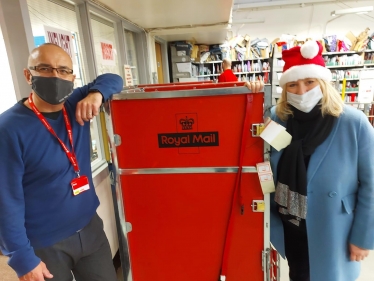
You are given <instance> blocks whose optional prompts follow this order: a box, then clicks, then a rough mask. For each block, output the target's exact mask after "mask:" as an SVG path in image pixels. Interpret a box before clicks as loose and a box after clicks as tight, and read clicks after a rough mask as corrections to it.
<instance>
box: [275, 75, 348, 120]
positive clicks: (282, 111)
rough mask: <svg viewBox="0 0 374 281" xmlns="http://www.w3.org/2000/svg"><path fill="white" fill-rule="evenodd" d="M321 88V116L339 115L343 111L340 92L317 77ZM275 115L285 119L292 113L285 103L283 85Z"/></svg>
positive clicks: (285, 91) (285, 96) (285, 95)
mask: <svg viewBox="0 0 374 281" xmlns="http://www.w3.org/2000/svg"><path fill="white" fill-rule="evenodd" d="M317 81H318V83H319V85H320V87H321V90H322V95H323V97H322V102H321V104H322V107H321V111H322V116H325V115H332V116H335V117H339V116H340V114H341V113H342V112H343V105H344V103H343V101H342V98H341V96H340V94H339V93H338V92H337V91H336V89H335V88H334V87H333V86H332V85H331V84H330V83H329V82H326V81H325V80H322V79H317ZM275 112H276V114H277V116H278V117H279V118H280V119H281V120H282V121H286V120H287V119H288V116H289V115H293V112H292V110H291V108H290V106H289V104H288V103H287V90H286V86H284V88H283V91H282V96H281V98H280V99H279V100H278V103H277V107H276V110H275Z"/></svg>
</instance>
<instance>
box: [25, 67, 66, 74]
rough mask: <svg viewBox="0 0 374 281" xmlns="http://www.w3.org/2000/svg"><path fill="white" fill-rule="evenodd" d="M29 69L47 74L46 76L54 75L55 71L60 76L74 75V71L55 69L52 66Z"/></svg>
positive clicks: (62, 68)
mask: <svg viewBox="0 0 374 281" xmlns="http://www.w3.org/2000/svg"><path fill="white" fill-rule="evenodd" d="M29 69H31V70H35V71H37V72H39V73H45V74H50V73H53V70H54V69H55V70H56V71H57V73H58V74H60V75H63V76H66V75H70V74H73V70H72V69H69V68H64V67H60V68H55V67H52V66H29Z"/></svg>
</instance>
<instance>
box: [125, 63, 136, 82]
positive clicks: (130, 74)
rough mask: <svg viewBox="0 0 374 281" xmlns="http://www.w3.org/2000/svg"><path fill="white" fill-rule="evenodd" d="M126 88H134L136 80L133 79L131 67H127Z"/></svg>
mask: <svg viewBox="0 0 374 281" xmlns="http://www.w3.org/2000/svg"><path fill="white" fill-rule="evenodd" d="M124 70H125V86H134V80H133V79H132V72H131V66H129V65H125V66H124Z"/></svg>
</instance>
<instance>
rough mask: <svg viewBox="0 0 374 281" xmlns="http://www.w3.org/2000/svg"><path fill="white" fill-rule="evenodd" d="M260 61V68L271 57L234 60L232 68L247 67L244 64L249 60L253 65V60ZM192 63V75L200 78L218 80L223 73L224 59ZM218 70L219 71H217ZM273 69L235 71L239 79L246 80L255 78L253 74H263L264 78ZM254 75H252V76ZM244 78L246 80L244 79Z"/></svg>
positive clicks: (267, 80)
mask: <svg viewBox="0 0 374 281" xmlns="http://www.w3.org/2000/svg"><path fill="white" fill-rule="evenodd" d="M256 61H258V63H260V64H261V66H259V67H260V69H262V67H263V63H264V62H268V61H269V58H252V59H247V60H243V61H238V60H233V61H232V69H235V68H236V69H237V68H238V66H239V65H240V69H241V70H243V69H245V67H244V66H247V64H248V62H250V65H251V66H252V65H253V62H256ZM191 63H192V77H196V78H199V80H200V79H201V80H207V78H209V80H216V79H218V76H219V75H221V73H222V61H208V62H191ZM217 71H218V72H217ZM270 72H271V71H270V70H268V69H266V70H260V71H236V72H234V74H235V75H237V76H238V79H239V81H244V80H248V81H250V79H253V75H255V77H256V79H257V75H260V74H263V79H264V77H265V76H266V73H270ZM250 76H252V77H250ZM267 76H269V75H267ZM243 79H244V80H243ZM265 80H266V81H265V82H266V83H265V84H266V85H269V84H270V83H269V82H270V78H269V77H267V79H265Z"/></svg>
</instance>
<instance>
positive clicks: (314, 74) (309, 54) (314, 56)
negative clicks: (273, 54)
mask: <svg viewBox="0 0 374 281" xmlns="http://www.w3.org/2000/svg"><path fill="white" fill-rule="evenodd" d="M322 50H323V47H322V45H321V43H319V42H317V41H307V42H306V43H305V44H304V45H302V46H301V47H300V46H297V47H293V48H291V49H289V50H284V51H283V52H282V59H283V60H284V62H285V65H284V67H283V74H282V76H281V79H280V80H279V85H280V86H281V87H283V86H284V85H285V84H286V83H288V82H292V81H297V80H299V79H305V78H319V79H322V80H325V81H331V78H332V77H331V71H330V70H329V69H328V68H326V67H325V62H324V60H323V57H322Z"/></svg>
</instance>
